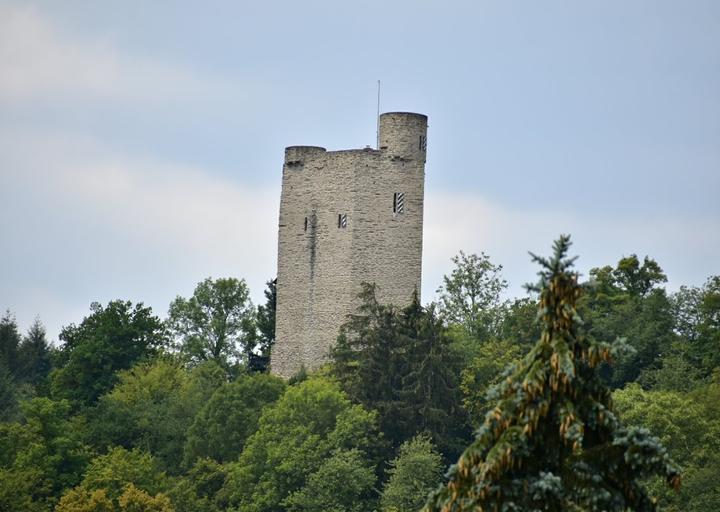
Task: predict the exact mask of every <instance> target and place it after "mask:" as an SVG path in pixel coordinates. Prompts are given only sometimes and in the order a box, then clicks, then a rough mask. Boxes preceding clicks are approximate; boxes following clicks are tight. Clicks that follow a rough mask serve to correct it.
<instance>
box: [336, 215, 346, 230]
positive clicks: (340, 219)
mask: <svg viewBox="0 0 720 512" xmlns="http://www.w3.org/2000/svg"><path fill="white" fill-rule="evenodd" d="M346 227H347V213H338V228H340V229H345V228H346Z"/></svg>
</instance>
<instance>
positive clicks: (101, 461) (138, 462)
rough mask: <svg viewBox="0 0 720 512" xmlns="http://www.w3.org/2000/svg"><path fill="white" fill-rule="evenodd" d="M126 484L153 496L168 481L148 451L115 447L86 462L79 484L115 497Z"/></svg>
mask: <svg viewBox="0 0 720 512" xmlns="http://www.w3.org/2000/svg"><path fill="white" fill-rule="evenodd" d="M128 484H132V485H134V486H135V487H137V488H138V489H142V490H143V491H145V492H147V493H149V494H151V495H155V494H157V493H159V492H162V491H164V490H166V488H167V486H168V480H167V477H166V475H165V473H164V472H162V471H160V470H159V469H158V466H157V463H156V461H155V459H154V457H153V456H152V455H150V454H149V453H146V452H142V451H140V450H137V449H133V450H126V449H124V448H120V447H115V448H112V449H111V450H110V451H109V452H108V453H107V454H105V455H100V456H98V457H96V458H94V459H93V460H92V461H91V462H90V465H89V466H88V468H87V470H86V471H85V475H84V477H83V479H82V482H81V484H80V485H81V487H83V488H84V489H87V490H89V491H93V490H97V489H102V490H104V491H105V492H106V493H107V495H108V497H109V498H111V499H117V498H119V497H120V495H121V494H122V493H123V491H124V489H125V487H126V486H127V485H128Z"/></svg>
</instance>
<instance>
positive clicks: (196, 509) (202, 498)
mask: <svg viewBox="0 0 720 512" xmlns="http://www.w3.org/2000/svg"><path fill="white" fill-rule="evenodd" d="M225 476H226V467H225V466H222V465H221V464H218V463H217V462H215V461H214V460H212V459H198V460H196V461H195V464H194V465H193V467H192V468H190V471H188V473H187V474H185V475H183V476H181V477H178V478H176V481H175V483H174V485H173V487H172V488H171V489H170V490H169V491H168V495H169V496H170V499H171V500H172V503H173V506H174V507H175V510H176V512H217V511H218V510H220V509H219V508H218V507H217V506H216V504H215V499H216V495H217V494H218V492H219V491H220V489H221V488H222V486H223V483H224V482H225Z"/></svg>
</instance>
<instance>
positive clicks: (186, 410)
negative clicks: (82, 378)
mask: <svg viewBox="0 0 720 512" xmlns="http://www.w3.org/2000/svg"><path fill="white" fill-rule="evenodd" d="M224 377H225V372H224V371H223V370H222V369H221V368H219V367H218V366H217V365H215V364H214V363H212V362H208V363H204V364H202V365H199V366H196V367H194V368H193V369H192V370H191V371H188V370H187V369H186V368H184V367H183V366H181V365H180V364H178V363H177V362H174V361H170V360H166V359H156V360H154V361H152V362H148V363H140V364H138V365H136V366H134V367H133V368H132V369H130V370H125V371H122V372H120V373H119V375H118V379H119V382H118V384H117V385H116V386H115V387H114V388H113V389H112V391H110V392H109V393H107V394H106V395H104V396H103V397H101V398H100V400H99V402H98V404H97V407H95V408H94V409H92V410H90V411H88V416H89V425H88V436H87V438H88V442H90V443H91V444H92V445H93V446H95V447H96V448H97V449H98V450H101V451H104V450H105V449H106V447H107V446H110V445H120V446H123V447H125V448H141V449H143V450H147V451H149V452H151V453H152V454H153V455H154V456H155V457H156V459H157V461H158V464H159V465H160V466H161V467H163V468H164V469H165V470H167V471H169V472H170V473H177V472H179V471H180V469H181V463H182V458H183V448H184V445H185V442H186V437H187V433H188V429H189V428H190V425H192V422H193V421H194V419H195V416H196V415H197V413H198V411H199V410H200V409H201V408H202V407H203V406H204V405H205V404H206V403H207V400H208V399H209V397H210V396H212V394H213V393H214V392H215V390H216V389H217V388H219V387H221V386H222V385H223V384H224V383H225V378H224Z"/></svg>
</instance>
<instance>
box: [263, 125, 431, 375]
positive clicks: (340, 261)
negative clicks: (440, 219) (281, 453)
mask: <svg viewBox="0 0 720 512" xmlns="http://www.w3.org/2000/svg"><path fill="white" fill-rule="evenodd" d="M378 136H379V149H377V150H375V149H370V148H366V149H351V150H344V151H326V150H325V149H324V148H321V147H315V146H290V147H288V148H286V149H285V164H284V165H283V177H282V195H281V198H280V222H279V234H278V275H277V316H276V329H275V331H276V332H275V338H276V342H275V346H274V347H273V351H272V360H271V369H272V372H273V373H275V374H277V375H280V376H282V377H285V378H288V377H290V376H292V375H294V374H295V373H296V372H297V371H298V370H299V369H300V367H301V366H302V365H304V366H305V368H306V369H307V370H312V369H315V368H317V367H318V366H319V365H321V364H322V363H323V362H324V361H325V360H327V356H328V354H329V350H330V347H331V346H332V345H333V344H334V342H335V340H336V339H337V336H338V333H339V330H340V326H341V324H342V323H344V322H345V320H346V316H347V315H348V314H350V313H353V312H354V311H355V310H356V308H357V306H358V299H357V295H358V293H359V292H360V290H361V286H360V285H361V283H362V282H369V283H375V284H376V285H377V288H378V289H377V292H378V299H379V300H380V301H381V302H383V303H392V304H396V305H399V306H404V305H406V304H408V303H409V302H410V300H411V298H412V293H413V292H414V291H415V290H417V291H418V293H420V277H421V260H422V229H423V193H424V180H425V155H426V149H427V117H426V116H424V115H422V114H413V113H406V112H391V113H386V114H382V115H381V116H380V120H379V133H378Z"/></svg>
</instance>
